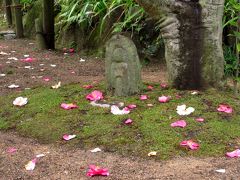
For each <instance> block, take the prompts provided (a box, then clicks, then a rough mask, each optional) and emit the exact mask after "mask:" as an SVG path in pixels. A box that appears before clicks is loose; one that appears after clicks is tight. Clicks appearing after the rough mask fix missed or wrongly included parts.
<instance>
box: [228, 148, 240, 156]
mask: <svg viewBox="0 0 240 180" xmlns="http://www.w3.org/2000/svg"><path fill="white" fill-rule="evenodd" d="M226 156H227V157H230V158H234V157H240V149H236V150H235V151H232V152H227V153H226Z"/></svg>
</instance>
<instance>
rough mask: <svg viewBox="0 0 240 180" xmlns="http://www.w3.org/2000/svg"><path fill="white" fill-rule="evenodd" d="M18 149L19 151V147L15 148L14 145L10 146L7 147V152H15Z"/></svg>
mask: <svg viewBox="0 0 240 180" xmlns="http://www.w3.org/2000/svg"><path fill="white" fill-rule="evenodd" d="M16 151H17V149H16V148H14V147H9V148H8V149H7V153H9V154H12V153H15V152H16Z"/></svg>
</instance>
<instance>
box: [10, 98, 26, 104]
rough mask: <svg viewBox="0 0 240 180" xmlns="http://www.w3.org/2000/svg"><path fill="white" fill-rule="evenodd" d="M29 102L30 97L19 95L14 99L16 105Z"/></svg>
mask: <svg viewBox="0 0 240 180" xmlns="http://www.w3.org/2000/svg"><path fill="white" fill-rule="evenodd" d="M27 103H28V98H24V97H17V98H16V99H15V100H14V101H13V105H15V106H24V105H26V104H27Z"/></svg>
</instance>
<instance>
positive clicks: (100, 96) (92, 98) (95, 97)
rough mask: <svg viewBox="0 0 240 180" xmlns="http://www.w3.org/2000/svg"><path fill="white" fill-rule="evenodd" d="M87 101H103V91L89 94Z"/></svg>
mask: <svg viewBox="0 0 240 180" xmlns="http://www.w3.org/2000/svg"><path fill="white" fill-rule="evenodd" d="M86 99H87V100H90V101H98V100H101V99H103V94H102V92H101V91H97V90H95V91H93V92H91V93H90V94H88V95H87V96H86Z"/></svg>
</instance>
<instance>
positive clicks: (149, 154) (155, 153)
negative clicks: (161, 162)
mask: <svg viewBox="0 0 240 180" xmlns="http://www.w3.org/2000/svg"><path fill="white" fill-rule="evenodd" d="M156 155H157V152H156V151H152V152H150V153H148V156H149V157H150V156H156Z"/></svg>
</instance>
